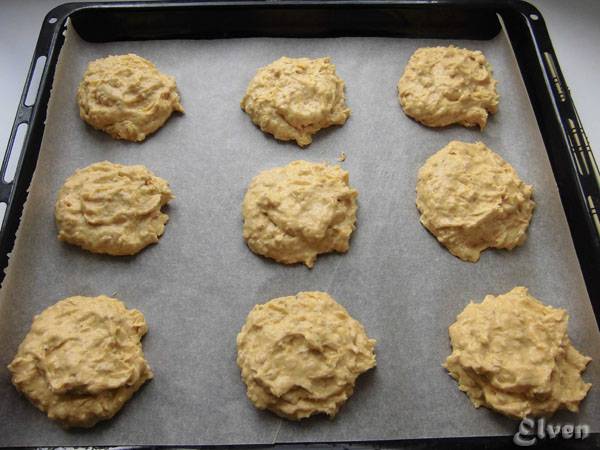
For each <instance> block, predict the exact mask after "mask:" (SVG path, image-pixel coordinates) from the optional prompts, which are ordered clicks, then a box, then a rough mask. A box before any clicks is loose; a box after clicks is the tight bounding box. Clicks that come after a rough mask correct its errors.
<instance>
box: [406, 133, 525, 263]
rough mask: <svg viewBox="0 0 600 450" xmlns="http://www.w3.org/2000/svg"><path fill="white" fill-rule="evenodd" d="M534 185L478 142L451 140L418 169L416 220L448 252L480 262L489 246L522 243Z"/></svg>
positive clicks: (507, 247)
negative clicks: (522, 178)
mask: <svg viewBox="0 0 600 450" xmlns="http://www.w3.org/2000/svg"><path fill="white" fill-rule="evenodd" d="M532 193H533V188H532V187H531V186H529V185H527V184H525V183H523V181H521V179H520V178H519V177H518V175H517V173H516V172H515V170H514V169H513V168H512V166H511V165H510V164H508V163H507V162H506V161H504V160H503V159H502V158H501V157H500V156H499V155H497V154H496V153H494V152H493V151H491V150H490V149H489V148H487V147H486V146H485V145H484V144H482V143H481V142H477V143H475V144H469V143H466V142H460V141H452V142H450V143H449V144H448V145H446V146H445V147H444V148H442V149H441V150H440V151H438V152H437V153H436V154H434V155H433V156H431V157H430V158H429V159H428V160H427V161H426V162H425V164H424V165H423V167H421V169H420V170H419V177H418V181H417V208H418V209H419V211H421V223H422V224H423V225H424V226H425V228H427V229H428V230H429V231H430V232H431V233H432V234H433V235H434V236H435V237H437V239H438V241H439V242H440V243H442V244H443V245H445V246H446V247H447V248H448V250H450V253H452V254H453V255H455V256H458V257H459V258H460V259H462V260H464V261H471V262H475V261H477V260H479V257H480V255H481V252H482V251H483V250H485V249H487V248H489V247H493V248H504V249H509V250H510V249H513V248H514V247H516V246H517V245H521V244H523V242H525V239H526V237H527V235H526V231H527V227H528V226H529V221H530V220H531V215H532V214H533V209H534V207H535V202H534V201H533V200H532V199H531V196H532Z"/></svg>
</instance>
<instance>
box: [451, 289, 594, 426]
mask: <svg viewBox="0 0 600 450" xmlns="http://www.w3.org/2000/svg"><path fill="white" fill-rule="evenodd" d="M568 319H569V316H568V314H567V312H566V311H565V310H564V309H561V308H553V307H551V306H546V305H544V304H543V303H541V302H540V301H539V300H537V299H536V298H534V297H533V296H531V294H529V292H528V290H527V289H526V288H524V287H516V288H514V289H513V290H511V291H510V292H507V293H506V294H503V295H498V296H493V295H488V296H486V297H485V298H484V300H483V302H481V303H470V304H469V305H467V307H466V308H465V309H464V311H463V312H461V313H460V314H459V315H458V317H457V319H456V322H455V323H453V324H452V325H451V326H450V329H449V333H450V342H451V344H452V354H451V355H450V356H449V357H448V359H447V360H446V362H445V364H444V367H445V368H446V369H447V370H448V372H449V374H450V375H451V376H452V377H453V378H454V379H456V380H457V381H458V386H459V388H460V390H461V391H463V392H465V393H466V394H467V395H468V396H469V399H470V400H471V402H472V403H473V405H474V406H475V407H477V408H479V407H480V406H485V407H487V408H489V409H492V410H495V411H498V412H500V413H502V414H505V415H507V416H510V417H513V418H524V417H526V416H530V415H533V416H547V415H551V414H553V413H554V412H556V411H557V410H558V409H561V408H566V409H568V410H569V411H572V412H577V411H578V409H579V403H580V402H581V401H582V400H583V399H584V398H585V396H586V395H587V392H588V391H589V389H590V388H591V386H592V385H591V384H589V383H585V382H584V381H583V379H582V378H581V373H582V372H583V371H584V370H585V368H586V366H587V364H588V363H589V362H590V361H591V358H589V357H587V356H584V355H582V354H581V353H579V352H578V351H577V350H576V349H575V347H573V345H572V344H571V341H570V340H569V337H568V335H567V321H568Z"/></svg>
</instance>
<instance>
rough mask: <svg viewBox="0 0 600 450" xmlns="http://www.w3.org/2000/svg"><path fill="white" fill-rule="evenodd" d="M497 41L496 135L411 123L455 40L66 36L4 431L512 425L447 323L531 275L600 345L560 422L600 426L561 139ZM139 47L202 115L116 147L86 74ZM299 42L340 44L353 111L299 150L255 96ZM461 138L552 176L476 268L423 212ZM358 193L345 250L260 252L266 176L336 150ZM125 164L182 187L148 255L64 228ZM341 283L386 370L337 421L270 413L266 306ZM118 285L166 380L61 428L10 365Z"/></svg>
mask: <svg viewBox="0 0 600 450" xmlns="http://www.w3.org/2000/svg"><path fill="white" fill-rule="evenodd" d="M453 43H454V44H456V45H459V46H466V47H469V48H473V49H481V50H483V51H484V52H485V54H486V56H487V57H488V59H489V60H490V62H491V64H492V66H493V68H494V73H495V76H496V78H497V79H498V80H499V91H500V94H501V103H500V109H499V112H498V113H497V114H496V115H495V116H494V117H492V119H491V120H490V122H489V125H488V126H487V128H486V129H485V131H483V132H480V131H478V130H475V129H473V130H470V129H465V128H462V127H458V126H457V127H450V128H447V129H440V130H433V129H428V128H425V127H423V126H421V125H419V124H417V123H415V122H414V121H412V120H410V119H408V118H407V117H406V116H405V115H404V114H403V113H402V111H401V109H400V106H399V105H398V100H397V98H396V83H397V81H398V79H399V77H400V75H401V73H402V71H403V68H404V65H405V64H406V62H407V60H408V58H409V56H410V54H411V53H412V52H413V51H414V50H415V49H416V48H418V47H421V46H428V45H447V44H449V42H448V41H440V40H415V39H394V38H332V39H273V38H268V39H267V38H264V39H262V38H260V39H231V40H197V41H148V42H114V43H106V44H91V43H86V42H83V41H82V40H81V39H80V38H79V37H78V36H77V35H76V33H75V32H73V30H70V31H69V32H68V37H67V41H66V42H65V45H64V48H63V50H62V53H61V58H60V63H59V66H58V68H57V71H56V77H55V81H54V88H53V92H52V98H51V102H50V106H49V111H48V120H47V124H46V131H45V135H44V141H43V144H42V148H41V152H40V157H39V161H38V164H37V170H36V173H35V178H34V181H33V183H32V186H31V192H30V194H29V199H28V202H27V206H26V211H25V213H24V216H23V220H22V223H21V228H20V231H19V236H18V242H17V243H16V246H15V250H14V252H13V256H12V258H11V261H10V266H9V269H8V274H7V276H6V279H5V281H4V285H3V287H2V292H1V299H0V444H3V445H17V444H19V445H60V444H63V445H66V444H69V445H100V444H107V445H108V444H113V445H116V444H188V445H191V444H234V443H236V444H237V443H248V444H255V443H273V442H294V441H295V442H306V441H337V440H371V439H373V440H379V439H401V438H420V437H441V436H478V435H506V434H513V433H515V431H516V430H517V422H516V421H513V420H510V419H507V418H505V417H503V416H500V415H498V414H495V413H493V412H490V411H488V410H486V409H484V408H481V409H480V410H476V409H475V408H474V407H473V406H472V405H471V404H470V402H469V400H468V399H467V397H466V396H465V395H464V394H463V393H461V392H460V391H459V390H458V388H457V385H456V382H455V381H453V380H452V379H451V378H450V377H449V376H448V375H447V374H446V372H445V370H444V369H443V368H442V367H441V364H442V362H443V361H444V359H445V358H446V356H447V355H448V354H449V352H450V345H449V339H448V334H447V327H448V326H449V325H450V324H451V323H452V322H453V321H454V319H455V317H456V315H457V314H458V313H459V312H460V311H461V310H462V309H463V308H464V306H465V305H466V304H467V303H468V302H469V300H476V301H481V299H482V298H483V297H484V296H485V295H486V294H489V293H493V294H499V293H504V292H506V291H508V290H510V289H512V288H513V287H514V286H516V285H525V286H527V287H529V289H530V290H531V293H532V294H533V295H534V296H535V297H537V298H539V299H541V300H542V301H544V302H545V303H548V304H550V305H554V306H560V307H563V308H566V309H567V310H568V312H569V314H570V316H571V320H570V325H569V332H570V336H571V338H572V340H573V342H574V344H575V346H576V347H577V348H578V349H580V350H581V351H582V352H583V353H585V354H587V355H590V356H592V357H593V358H594V361H593V362H592V363H591V364H590V366H589V368H588V370H587V372H586V373H585V379H586V380H587V381H590V382H592V383H594V384H595V386H594V387H593V388H592V390H591V392H590V394H589V395H588V398H587V399H586V400H585V402H584V403H583V404H582V408H581V413H580V414H579V415H574V414H570V413H560V414H558V415H556V416H554V418H553V419H552V420H553V422H555V423H565V422H571V423H580V424H589V425H590V426H591V429H592V431H600V334H599V332H598V328H597V326H596V323H595V320H594V316H593V313H592V308H591V305H590V302H589V298H588V296H587V292H586V290H585V287H584V282H583V279H582V276H581V272H580V269H579V266H578V262H577V259H576V255H575V251H574V248H573V245H572V241H571V238H570V234H569V230H568V226H567V223H566V220H565V216H564V213H563V210H562V207H561V203H560V199H559V195H558V191H557V186H556V184H555V181H554V178H553V175H552V171H551V168H550V164H549V162H548V158H547V155H546V151H545V149H544V145H543V142H542V139H541V136H540V133H539V129H538V128H537V124H536V121H535V118H534V114H533V111H532V109H531V106H530V103H529V100H528V96H527V92H526V90H525V88H524V85H523V83H522V79H521V77H520V75H519V72H518V67H517V65H516V62H515V60H514V56H513V54H512V50H511V49H510V45H509V43H508V41H507V39H506V38H505V36H504V35H503V34H501V35H499V36H498V37H496V38H495V39H493V40H491V41H483V42H478V41H454V42H453ZM128 52H133V53H137V54H139V55H141V56H144V57H146V58H149V59H150V60H152V61H153V62H154V63H156V65H157V66H158V68H159V69H161V70H163V71H164V72H166V73H169V74H172V75H174V76H175V77H176V79H177V84H178V86H179V89H180V92H181V96H182V101H183V105H184V107H185V110H186V113H185V114H184V115H175V116H174V117H172V118H171V120H169V121H168V122H167V124H166V126H165V127H164V128H163V129H161V130H160V131H159V132H158V133H156V134H155V135H154V136H151V137H150V138H148V139H147V141H146V142H144V143H142V144H135V143H126V142H120V141H115V140H113V139H111V138H110V137H109V136H107V135H105V134H103V133H101V132H99V131H96V130H93V129H92V128H91V127H89V126H86V125H85V124H84V123H83V121H81V120H80V119H79V115H78V109H77V105H76V101H75V93H76V89H77V85H78V83H79V81H80V80H81V77H82V74H83V72H84V70H85V68H86V65H87V63H88V62H89V61H90V60H93V59H96V58H100V57H103V56H106V55H108V54H120V53H128ZM282 55H287V56H292V57H300V56H308V57H320V56H324V55H329V56H331V57H332V59H333V62H334V63H335V64H336V66H337V70H338V73H339V75H340V76H341V77H342V78H343V79H344V80H345V81H346V92H347V98H348V104H349V106H350V107H351V108H352V116H351V117H350V119H349V120H348V122H347V123H346V124H345V125H344V126H343V127H338V128H332V129H329V130H326V131H322V132H320V133H319V134H318V135H317V136H316V138H315V140H314V143H313V144H312V145H310V146H309V147H308V148H307V149H306V150H300V149H299V148H298V147H297V146H296V145H295V144H291V143H287V144H286V143H279V142H276V141H275V140H274V139H273V138H272V137H270V136H268V135H265V134H263V133H262V132H261V131H260V130H258V129H257V128H256V127H255V126H254V125H253V124H252V123H251V121H250V119H249V118H248V117H247V116H246V115H245V114H244V113H243V112H242V111H241V110H240V107H239V102H240V100H241V98H242V96H243V94H244V91H245V88H246V86H247V84H248V82H249V81H250V79H251V78H252V76H253V75H254V73H255V71H256V69H257V68H258V67H261V66H264V65H266V64H268V63H270V62H272V61H273V60H275V59H277V58H279V57H280V56H282ZM452 139H460V140H465V141H475V140H483V141H484V142H485V143H486V144H487V145H488V146H489V147H491V148H492V149H493V150H495V151H496V152H497V153H499V154H500V155H501V156H503V157H504V158H505V159H506V160H507V161H508V162H510V163H511V164H512V165H513V166H514V167H515V168H516V169H517V171H518V173H519V175H520V176H521V177H522V178H523V179H524V180H525V181H526V182H527V183H530V184H533V186H534V188H535V201H536V202H537V208H536V210H535V214H534V217H533V222H532V224H531V227H530V229H529V239H528V241H527V243H526V244H525V245H524V246H523V247H521V248H518V249H516V250H514V251H512V252H507V251H487V252H485V253H484V254H483V256H482V258H481V260H480V261H479V262H478V263H476V264H471V263H466V262H462V261H460V260H459V259H457V258H455V257H453V256H452V255H451V254H450V253H449V252H448V251H446V250H445V249H444V248H443V247H441V246H440V245H438V243H437V242H436V240H435V239H434V238H433V237H432V236H431V235H430V234H429V233H428V232H427V231H426V230H425V229H424V228H423V227H422V226H421V225H420V224H419V219H418V213H417V210H416V208H415V184H416V175H417V170H418V168H419V167H420V166H421V165H422V164H423V162H424V161H425V159H426V158H427V157H428V156H430V155H431V154H433V153H434V152H436V151H437V150H438V149H440V148H441V147H443V146H444V145H445V144H447V143H448V142H449V141H450V140H452ZM342 151H344V152H345V153H346V154H347V160H346V161H345V162H343V163H341V165H342V166H343V167H344V168H345V169H347V170H348V171H349V172H350V180H351V184H352V185H353V186H355V187H356V188H357V189H358V191H359V193H360V195H359V210H358V229H357V230H356V232H355V233H354V234H353V236H352V241H351V249H350V251H349V252H348V253H347V254H345V255H339V254H334V255H329V256H322V257H319V259H318V261H317V263H316V266H315V268H314V269H313V270H308V269H307V268H306V267H304V266H301V265H297V266H293V267H289V266H282V265H279V264H276V263H273V262H271V261H269V260H266V259H263V258H261V257H259V256H256V255H254V254H253V253H251V252H250V251H249V250H248V248H247V247H246V245H245V244H244V241H243V239H242V219H241V211H240V210H241V203H242V198H243V195H244V191H245V188H246V186H247V184H248V183H249V181H250V180H251V178H252V177H253V176H254V175H256V174H257V173H258V172H259V171H261V170H263V169H268V168H271V167H274V166H279V165H285V164H287V163H288V162H290V161H293V160H295V159H307V160H311V161H329V162H334V163H335V162H336V157H337V156H338V155H339V154H340V152H342ZM105 159H107V160H110V161H113V162H118V163H123V164H144V165H146V166H148V167H149V168H150V169H151V170H153V171H154V172H155V173H156V174H157V175H159V176H161V177H164V178H166V179H167V180H169V181H170V183H171V187H172V189H173V192H174V193H175V195H176V199H175V200H174V201H173V202H172V203H171V206H169V208H168V210H167V212H168V214H169V216H170V221H169V223H168V225H167V228H166V232H165V235H164V236H163V237H162V238H161V240H160V242H159V243H158V244H157V245H155V246H152V247H150V248H148V249H146V250H145V251H143V252H142V253H140V254H138V255H137V256H135V257H108V256H98V255H94V254H91V253H88V252H86V251H83V250H81V249H79V248H76V247H72V246H70V245H67V244H63V243H61V242H59V241H58V240H57V239H56V233H57V231H56V228H55V224H54V218H53V206H54V201H55V198H56V194H57V191H58V189H59V188H60V186H61V185H62V183H63V181H64V180H65V178H66V177H67V176H69V175H70V174H71V173H72V172H73V171H75V169H77V168H80V167H84V166H86V165H88V164H90V163H93V162H96V161H101V160H105ZM301 290H324V291H327V292H329V293H330V294H331V295H332V296H333V297H334V298H336V299H337V300H338V301H339V302H340V303H341V304H342V305H344V306H345V307H346V308H347V309H348V310H349V312H350V314H351V315H353V316H354V317H355V318H356V319H358V320H359V321H360V322H362V323H363V324H364V326H365V327H366V330H367V333H368V334H369V336H371V337H373V338H375V339H377V342H378V344H377V347H376V351H377V361H378V365H377V368H376V369H375V370H372V371H370V372H368V373H366V374H365V375H363V376H361V377H360V378H359V381H358V384H357V386H356V391H355V393H354V395H353V396H352V397H351V398H350V400H349V401H348V402H347V404H346V406H344V407H343V409H342V410H341V412H340V414H339V415H338V417H337V418H336V419H335V420H328V419H327V418H324V417H317V418H312V419H310V420H306V421H303V422H301V423H292V422H288V421H285V420H282V419H279V418H278V417H276V416H274V415H273V414H271V413H269V412H261V411H257V410H256V409H255V408H254V407H253V406H252V405H251V404H250V402H249V401H248V400H247V398H246V394H245V386H244V385H243V383H242V381H241V378H240V374H239V369H238V367H237V365H236V362H235V358H236V347H235V337H236V334H237V333H238V331H239V329H240V327H241V326H242V324H243V322H244V320H245V317H246V315H247V313H248V312H249V311H250V309H251V308H252V307H253V306H254V305H255V304H256V303H262V302H265V301H266V300H268V299H271V298H274V297H278V296H284V295H290V294H294V293H296V292H298V291H301ZM99 294H107V295H114V296H116V297H118V298H120V299H121V300H123V301H124V302H125V303H126V304H127V305H128V306H129V307H132V308H137V309H139V310H141V311H142V312H143V313H144V314H145V316H146V319H147V322H148V324H149V333H148V335H147V336H146V338H145V339H144V351H145V353H146V357H147V359H148V360H149V362H150V364H151V366H152V368H153V370H154V373H155V378H154V380H153V381H151V382H150V383H148V384H147V385H145V386H144V387H143V388H142V389H141V390H140V391H139V392H138V393H137V394H136V395H135V396H134V397H133V399H132V400H131V401H130V402H129V403H128V404H127V405H126V406H125V407H124V408H123V410H122V411H121V412H120V413H119V414H118V415H117V416H116V417H115V418H114V419H113V420H111V421H109V422H106V423H103V424H101V425H98V426H96V427H95V428H93V429H91V430H83V431H82V430H80V431H64V430H62V429H61V428H59V427H58V426H57V425H56V424H54V423H52V422H50V421H49V420H48V419H47V418H46V417H45V416H44V415H43V414H42V413H40V412H39V411H37V410H36V409H35V408H34V407H33V406H32V405H30V404H29V403H28V402H27V400H25V398H23V397H22V396H20V395H19V394H18V393H17V391H16V390H15V389H14V388H13V387H12V385H11V384H10V380H9V374H8V371H7V370H6V365H7V364H8V363H9V362H10V360H11V359H12V357H13V356H14V354H15V352H16V350H17V346H18V344H19V342H20V341H21V340H22V339H23V337H24V336H25V334H26V333H27V331H28V330H29V326H30V323H31V320H32V317H33V315H34V314H37V313H39V312H41V311H42V310H43V309H44V308H46V307H48V306H50V305H51V304H53V303H55V302H56V301H58V300H60V299H62V298H64V297H68V296H71V295H90V296H95V295H99Z"/></svg>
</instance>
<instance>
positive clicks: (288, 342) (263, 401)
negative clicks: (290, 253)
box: [237, 292, 375, 420]
mask: <svg viewBox="0 0 600 450" xmlns="http://www.w3.org/2000/svg"><path fill="white" fill-rule="evenodd" d="M374 347H375V340H373V339H369V338H368V337H367V335H366V333H365V329H364V328H363V326H362V325H361V324H360V323H359V322H357V321H356V320H354V319H353V318H352V317H350V315H349V314H348V311H346V309H344V307H343V306H341V305H339V304H338V303H336V301H335V300H334V299H333V298H331V297H330V296H329V295H328V294H326V293H325V292H300V293H298V294H297V295H296V296H292V297H281V298H276V299H274V300H271V301H269V302H267V303H265V304H263V305H256V306H255V307H254V308H253V309H252V311H250V314H248V318H247V319H246V323H245V324H244V326H243V327H242V330H241V331H240V333H239V334H238V336H237V348H238V357H237V363H238V365H239V366H240V369H241V370H242V379H243V380H244V383H246V386H247V388H248V398H249V399H250V400H251V401H252V403H254V406H256V407H257V408H258V409H269V410H271V411H273V412H274V413H275V414H277V415H279V416H282V417H285V418H288V419H292V420H300V419H303V418H305V417H309V416H311V415H313V414H319V413H324V414H327V415H328V416H330V417H334V416H335V415H336V414H337V412H338V411H339V409H340V408H341V406H342V405H343V404H344V402H345V401H346V400H347V399H348V398H349V397H350V396H351V395H352V392H353V390H354V382H355V381H356V378H358V376H359V375H360V374H361V373H363V372H365V371H367V370H369V369H371V368H373V367H375V354H374V352H373V349H374Z"/></svg>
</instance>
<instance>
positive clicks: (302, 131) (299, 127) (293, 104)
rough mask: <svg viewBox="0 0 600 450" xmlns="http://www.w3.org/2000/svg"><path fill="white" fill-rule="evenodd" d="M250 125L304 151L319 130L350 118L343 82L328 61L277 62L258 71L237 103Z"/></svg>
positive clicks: (287, 59)
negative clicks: (253, 124) (289, 142)
mask: <svg viewBox="0 0 600 450" xmlns="http://www.w3.org/2000/svg"><path fill="white" fill-rule="evenodd" d="M241 107H242V109H243V110H244V111H245V112H246V113H248V115H249V116H250V118H251V119H252V122H254V123H255V124H256V125H257V126H259V127H260V129H261V130H263V131H264V132H266V133H269V134H272V135H273V136H275V138H276V139H279V140H282V141H296V143H297V144H298V145H299V146H301V147H304V146H306V145H308V144H310V143H311V142H312V135H313V134H315V133H316V132H317V131H319V130H320V129H322V128H327V127H330V126H332V125H343V124H344V123H345V122H346V119H348V117H349V116H350V109H349V108H347V107H346V102H345V95H344V81H343V80H342V79H341V78H340V77H338V75H337V73H336V71H335V65H334V64H332V63H331V60H330V58H317V59H308V58H287V57H285V56H284V57H283V58H279V59H278V60H277V61H275V62H273V63H271V64H269V65H268V66H266V67H262V68H261V69H259V70H258V72H257V73H256V75H255V76H254V78H253V79H252V81H251V82H250V84H249V85H248V89H247V90H246V95H245V96H244V98H243V99H242V102H241Z"/></svg>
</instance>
